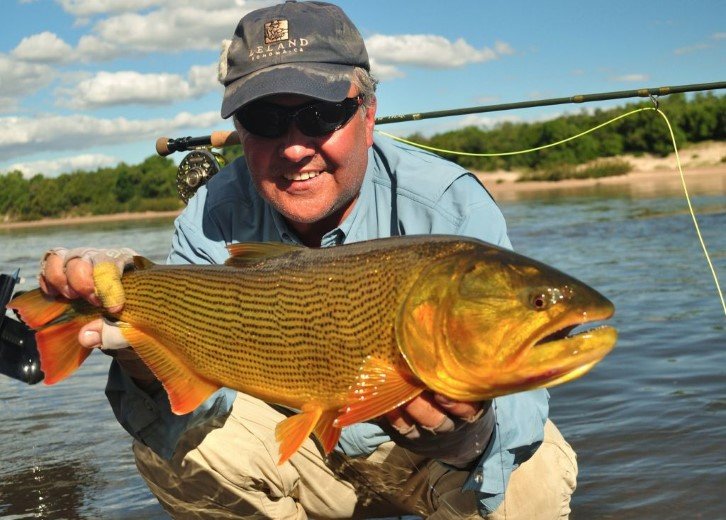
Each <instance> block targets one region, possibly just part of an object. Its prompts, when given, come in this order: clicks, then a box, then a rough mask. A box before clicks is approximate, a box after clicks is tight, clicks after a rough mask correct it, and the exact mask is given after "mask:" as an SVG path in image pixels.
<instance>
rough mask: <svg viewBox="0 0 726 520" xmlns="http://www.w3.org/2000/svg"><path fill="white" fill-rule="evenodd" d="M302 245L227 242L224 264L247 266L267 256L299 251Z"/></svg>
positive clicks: (271, 256)
mask: <svg viewBox="0 0 726 520" xmlns="http://www.w3.org/2000/svg"><path fill="white" fill-rule="evenodd" d="M300 249H303V246H296V245H291V244H278V243H275V242H241V243H239V244H229V245H228V246H227V251H229V255H230V256H229V258H228V259H227V260H226V261H225V262H224V265H229V266H232V267H247V266H249V265H250V264H255V263H257V262H259V261H261V260H265V259H267V258H273V257H276V256H282V255H286V254H288V253H292V252H293V251H299V250H300Z"/></svg>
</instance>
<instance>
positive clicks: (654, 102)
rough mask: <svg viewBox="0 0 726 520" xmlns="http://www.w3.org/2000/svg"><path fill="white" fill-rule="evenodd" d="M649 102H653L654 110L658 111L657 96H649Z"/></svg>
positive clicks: (658, 102)
mask: <svg viewBox="0 0 726 520" xmlns="http://www.w3.org/2000/svg"><path fill="white" fill-rule="evenodd" d="M649 96H650V100H651V101H652V102H653V107H654V110H656V111H657V110H658V109H659V108H660V101H659V100H658V96H656V95H654V94H649Z"/></svg>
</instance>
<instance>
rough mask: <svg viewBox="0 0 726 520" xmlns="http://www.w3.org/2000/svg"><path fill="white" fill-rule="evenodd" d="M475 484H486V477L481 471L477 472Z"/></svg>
mask: <svg viewBox="0 0 726 520" xmlns="http://www.w3.org/2000/svg"><path fill="white" fill-rule="evenodd" d="M474 482H476V483H477V484H481V483H482V482H484V475H483V474H482V472H481V471H477V472H476V473H475V474H474Z"/></svg>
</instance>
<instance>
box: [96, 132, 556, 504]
mask: <svg viewBox="0 0 726 520" xmlns="http://www.w3.org/2000/svg"><path fill="white" fill-rule="evenodd" d="M406 234H411V235H412V234H450V235H462V236H469V237H474V238H478V239H480V240H484V241H486V242H490V243H493V244H497V245H500V246H503V247H508V248H511V244H510V242H509V238H508V237H507V232H506V224H505V222H504V217H503V216H502V214H501V211H500V210H499V208H498V207H497V205H496V204H495V203H494V201H493V200H492V198H491V196H490V195H489V193H488V192H487V191H486V190H485V189H484V187H483V186H482V185H481V184H480V183H479V181H478V180H477V179H476V178H475V177H474V176H473V175H472V174H471V173H469V172H467V171H466V170H464V169H462V168H461V167H459V166H458V165H456V164H454V163H451V162H449V161H445V160H444V159H442V158H440V157H438V156H436V155H433V154H431V153H428V152H425V151H422V150H419V149H417V148H413V147H410V146H407V145H403V144H400V143H397V142H396V141H394V140H392V139H389V138H385V137H381V136H379V135H376V136H375V138H374V144H373V146H372V147H371V148H370V149H369V151H368V167H367V169H366V172H365V177H364V180H363V184H362V186H361V190H360V194H359V197H358V200H357V202H356V204H355V205H354V207H353V210H352V211H351V213H350V214H349V215H348V216H347V217H346V218H345V220H344V221H343V222H342V223H341V225H340V226H339V227H338V228H336V229H333V230H332V231H330V232H328V233H327V234H326V235H325V236H324V237H323V239H322V244H321V245H322V247H329V246H334V245H339V244H344V243H351V242H358V241H362V240H369V239H373V238H382V237H389V236H394V235H406ZM234 242H287V243H300V241H299V239H298V238H297V237H296V236H295V233H294V232H293V231H292V230H291V229H290V228H289V227H288V226H287V224H286V223H285V221H284V219H283V218H282V217H281V216H280V214H279V213H278V212H277V211H275V210H274V209H273V208H272V207H271V206H270V205H269V204H268V203H267V202H266V201H265V200H264V199H262V198H261V197H260V196H259V195H258V193H257V191H256V190H255V188H254V186H253V184H252V180H251V178H250V174H249V171H248V169H247V164H246V162H245V160H244V158H238V159H237V160H235V161H234V162H233V163H231V164H230V165H228V166H227V167H225V168H224V169H222V171H220V172H219V173H218V174H217V175H216V176H214V177H213V178H212V179H211V180H210V181H209V183H208V184H207V185H206V186H203V187H202V188H200V189H199V191H198V192H197V194H196V195H195V196H194V197H193V198H192V199H191V200H190V201H189V204H188V206H187V207H186V209H185V210H184V211H183V212H182V214H181V215H180V216H179V217H178V218H177V220H176V222H175V233H174V236H173V240H172V249H171V253H170V254H169V258H168V262H169V263H174V264H180V263H194V264H205V263H211V264H220V263H223V262H224V261H225V260H226V259H227V257H228V256H229V255H228V253H227V249H226V247H225V246H226V245H227V244H230V243H234ZM107 395H108V398H109V401H110V402H111V406H112V407H113V409H114V413H115V414H116V417H117V418H118V420H119V422H120V423H121V424H122V426H123V427H124V428H125V429H126V430H127V431H128V432H129V433H131V434H132V435H133V436H134V437H136V438H137V439H139V440H140V441H142V442H143V443H145V444H146V445H147V446H149V447H151V448H152V449H153V450H154V451H155V452H157V453H158V454H159V455H161V456H162V457H166V458H170V457H171V456H172V454H173V452H174V449H175V447H176V443H177V441H178V439H179V437H180V435H181V434H182V433H184V432H185V431H186V430H187V429H189V428H191V427H193V426H195V425H198V424H200V423H201V422H203V421H205V420H207V419H209V418H211V417H214V416H216V415H219V414H223V413H226V412H228V411H229V410H230V408H231V406H232V402H233V401H234V397H235V392H234V391H233V390H230V389H222V390H220V391H218V392H217V393H215V394H214V395H212V396H211V397H210V398H209V399H208V400H207V401H206V402H205V403H204V404H203V405H202V406H200V407H199V408H198V409H197V410H195V411H194V412H192V413H190V414H187V415H184V416H176V415H174V414H172V412H171V411H170V408H169V403H168V399H167V397H166V393H165V392H164V391H163V390H160V391H158V392H156V393H155V394H154V395H149V394H147V393H144V392H142V391H141V390H140V389H138V388H137V387H136V386H135V385H134V383H133V382H132V380H131V379H130V378H129V377H128V376H127V375H126V374H125V373H124V372H123V371H122V370H120V369H119V367H118V366H117V365H116V364H115V363H114V364H112V366H111V370H110V374H109V381H108V386H107ZM493 407H494V412H495V420H496V423H495V426H494V432H493V433H492V438H491V440H490V442H489V445H488V446H487V449H486V451H485V452H484V454H483V455H482V457H481V459H480V461H479V463H478V464H477V466H476V468H475V469H474V470H473V471H472V472H471V475H470V477H469V479H468V480H467V482H466V483H465V485H464V489H471V490H474V491H476V492H477V494H478V497H479V503H480V508H481V510H482V512H484V513H488V512H491V511H494V510H495V509H496V508H497V507H498V506H499V504H500V503H501V502H502V500H503V497H504V491H505V489H506V486H507V482H508V481H509V477H510V475H511V472H512V470H513V469H514V468H516V467H517V465H519V464H521V463H522V462H524V461H525V460H527V459H529V458H530V457H531V456H532V454H533V453H534V451H535V450H536V449H537V447H538V446H539V444H540V443H541V442H542V439H543V436H544V431H543V428H544V423H545V421H546V419H547V414H548V411H549V408H548V394H547V392H546V391H544V390H538V391H531V392H523V393H520V394H514V395H510V396H506V397H500V398H497V399H495V400H494V403H493ZM388 440H389V437H388V436H387V435H386V434H385V433H384V432H383V431H382V430H381V429H380V428H379V427H378V426H377V425H375V424H371V423H362V424H356V425H353V426H351V427H349V428H345V429H344V430H343V432H342V435H341V438H340V442H339V445H338V448H339V449H341V450H342V451H344V452H345V453H346V454H347V455H350V456H358V455H366V454H369V453H372V452H373V451H374V450H375V449H376V447H377V446H378V445H380V444H381V443H383V442H386V441H388Z"/></svg>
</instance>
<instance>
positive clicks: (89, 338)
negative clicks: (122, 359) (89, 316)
mask: <svg viewBox="0 0 726 520" xmlns="http://www.w3.org/2000/svg"><path fill="white" fill-rule="evenodd" d="M78 342H79V343H80V344H81V346H83V347H86V348H100V349H103V350H117V349H123V348H126V347H128V346H129V342H128V341H126V338H124V336H123V334H122V333H121V329H120V328H119V327H118V326H117V325H115V324H114V323H112V322H110V321H107V320H104V319H98V320H93V321H91V322H89V323H87V324H86V325H84V326H83V327H82V328H81V330H80V332H79V333H78Z"/></svg>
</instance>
